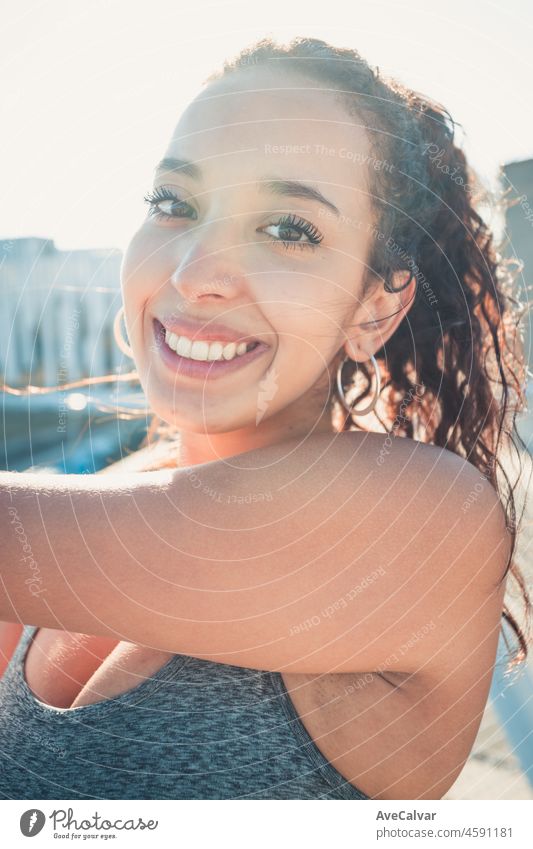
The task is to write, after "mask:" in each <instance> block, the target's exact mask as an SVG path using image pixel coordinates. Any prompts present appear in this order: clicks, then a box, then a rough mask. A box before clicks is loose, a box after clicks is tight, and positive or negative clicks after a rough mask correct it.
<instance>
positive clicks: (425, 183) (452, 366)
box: [67, 37, 531, 665]
mask: <svg viewBox="0 0 533 849" xmlns="http://www.w3.org/2000/svg"><path fill="white" fill-rule="evenodd" d="M259 65H261V66H265V65H268V66H270V67H272V68H275V67H280V66H281V67H282V68H283V71H284V72H285V73H287V72H288V71H291V72H294V73H297V74H298V75H300V76H303V77H305V78H306V80H308V81H311V82H316V83H317V85H318V86H319V87H320V88H322V89H324V88H325V89H327V90H328V91H330V92H331V95H332V97H335V98H336V99H337V100H338V102H340V103H341V104H342V105H343V106H344V108H345V109H346V110H347V111H348V113H349V114H350V115H352V116H353V118H354V120H356V121H357V122H361V120H362V121H363V126H364V128H365V131H366V133H367V135H368V138H369V141H370V145H371V150H372V153H373V157H374V158H373V162H374V167H373V168H370V167H369V171H370V174H371V202H372V209H373V214H374V222H373V227H374V232H375V234H376V236H377V237H376V238H374V239H373V240H372V248H371V253H370V256H369V257H368V261H367V267H368V269H370V270H371V272H372V275H374V276H375V275H377V276H378V277H379V278H381V280H382V281H383V285H384V286H385V288H386V289H387V291H399V290H398V289H394V288H393V286H392V276H393V274H394V273H395V272H397V271H404V270H405V271H408V272H410V278H409V280H408V281H407V283H406V284H405V286H407V285H408V284H409V283H410V282H412V279H413V276H414V277H415V279H416V294H415V297H414V300H413V302H412V304H411V308H410V310H409V313H408V315H406V316H405V317H404V319H403V320H402V322H401V323H400V324H399V326H398V327H397V329H396V331H395V332H394V333H393V334H392V336H391V337H390V338H389V339H388V341H387V342H386V343H385V344H384V345H383V346H382V347H381V348H380V349H379V350H378V351H376V352H375V357H376V360H377V361H378V363H379V366H380V369H381V371H382V381H381V386H382V389H381V395H380V401H381V406H380V410H384V411H385V412H384V413H383V412H382V413H381V414H380V415H377V418H378V420H379V422H380V424H381V425H382V426H383V428H384V429H385V431H386V432H388V433H389V434H393V435H394V436H396V435H398V434H401V435H404V436H407V437H409V438H411V439H413V438H418V439H419V440H420V441H422V442H427V443H431V444H434V445H436V446H442V447H443V448H446V449H448V450H449V451H452V452H455V453H457V454H459V455H461V456H462V457H464V458H466V459H467V460H468V461H469V462H470V463H472V464H473V465H474V466H475V467H476V468H477V469H479V470H480V471H481V472H482V474H483V475H484V476H485V477H486V478H487V479H488V480H489V481H490V482H491V484H492V486H493V487H494V488H495V489H496V491H497V492H498V495H499V497H500V500H501V502H502V506H503V507H504V510H505V514H506V520H507V527H508V528H509V530H510V532H511V536H512V548H511V553H510V556H509V560H508V562H507V565H506V569H505V573H504V575H503V576H502V579H501V580H502V581H503V580H505V578H506V577H507V575H508V573H510V575H511V576H512V578H513V579H514V581H515V583H516V585H517V586H518V590H519V596H520V598H521V600H522V602H523V606H524V609H525V614H526V615H525V623H526V628H525V630H523V629H522V628H521V627H520V625H519V622H518V620H517V617H516V616H515V613H514V612H512V611H511V609H510V608H509V606H508V605H507V604H505V605H504V607H503V613H502V616H503V618H504V620H506V621H507V623H508V625H510V627H511V628H512V630H513V631H514V633H515V635H516V637H517V640H518V646H517V651H516V653H515V655H514V659H513V661H512V663H511V665H515V664H516V663H519V662H520V661H522V660H525V658H526V657H527V653H528V643H529V641H530V614H531V600H530V598H529V594H528V591H527V586H526V581H525V579H524V576H523V575H522V573H521V571H520V569H519V567H518V565H517V563H516V562H515V552H516V541H517V533H518V530H519V527H520V521H518V522H517V517H516V508H515V498H514V490H515V488H516V486H517V485H518V480H517V481H516V483H515V485H514V486H513V485H512V483H511V481H510V477H509V467H508V464H506V463H502V461H501V456H500V455H501V453H502V448H503V447H504V446H505V450H506V451H507V452H508V451H509V450H510V448H511V446H513V447H514V449H515V450H516V453H517V456H518V457H519V458H520V456H521V450H520V449H519V448H518V446H517V443H516V442H515V437H516V439H517V440H518V441H519V443H520V445H521V446H522V449H526V453H527V448H526V446H525V444H524V443H523V441H522V439H521V437H520V435H519V433H518V431H517V430H516V425H515V418H516V415H517V413H519V412H521V411H522V410H523V409H525V407H526V399H525V387H526V378H527V366H526V363H525V361H524V356H523V350H522V342H523V335H522V334H523V331H522V327H521V320H522V317H523V314H524V312H525V311H526V309H527V306H526V305H524V304H523V303H522V302H521V301H520V300H519V298H517V297H516V296H515V295H514V294H513V282H514V278H515V274H514V273H513V269H512V266H513V264H515V265H516V264H517V263H516V261H514V260H506V259H504V258H503V257H502V255H501V253H499V252H498V250H497V248H496V247H495V245H494V236H493V233H492V232H491V229H490V228H489V226H488V225H487V224H486V223H485V221H484V220H483V218H482V217H481V214H480V212H479V206H480V204H481V203H483V202H486V201H487V198H489V193H488V191H487V190H486V189H484V187H483V186H482V185H481V182H480V181H479V180H478V178H477V175H476V174H475V172H474V171H473V169H472V168H471V167H470V166H469V164H468V163H467V160H466V157H465V154H464V152H463V151H462V150H461V149H460V147H459V146H458V144H457V143H456V141H455V128H456V126H458V125H457V124H456V122H454V120H453V119H452V117H451V116H450V114H449V112H448V111H447V110H446V109H445V108H444V107H443V106H441V105H440V104H438V103H436V102H434V101H432V100H430V99H429V98H428V97H425V96H423V95H421V94H419V93H417V92H414V91H412V90H410V89H409V88H407V87H405V86H403V85H401V84H399V83H398V82H396V81H395V80H393V79H390V78H385V77H383V76H382V75H381V74H380V72H379V69H375V68H372V67H371V66H370V65H369V64H368V63H367V62H366V61H365V60H364V59H363V58H361V56H360V55H359V54H358V53H357V52H356V51H355V50H351V49H342V48H337V47H334V46H332V45H330V44H328V43H326V42H325V41H322V40H319V39H315V38H304V37H300V38H295V39H293V40H292V41H291V42H290V43H289V44H287V45H282V44H279V43H277V42H275V41H274V40H272V39H271V38H263V39H261V40H260V41H258V42H256V43H255V44H253V45H252V46H250V47H247V48H245V49H244V50H242V51H241V52H240V53H239V54H238V56H237V57H236V58H234V59H233V60H232V61H230V62H225V63H224V65H223V67H222V69H221V70H220V71H217V72H215V73H213V74H211V75H210V76H209V77H207V79H206V80H205V81H204V84H207V85H209V84H211V83H214V82H217V81H219V80H224V79H227V78H230V77H231V76H233V75H235V74H238V73H239V72H241V71H243V70H244V69H246V68H249V67H251V66H259ZM490 199H491V201H492V203H493V205H494V206H495V207H498V206H499V208H503V205H504V198H503V196H502V197H501V198H499V199H498V200H497V201H496V198H495V196H494V197H491V198H490ZM368 286H370V282H369V277H368V278H367V279H366V280H365V291H367V287H368ZM403 288H404V287H403V286H402V289H403ZM340 354H342V351H341V352H340ZM357 368H358V372H357V382H358V383H359V385H360V388H361V391H360V392H359V394H358V395H357V396H356V398H355V401H354V404H355V405H357V406H359V405H358V401H359V400H362V399H364V398H365V397H366V396H367V395H368V394H369V393H371V392H372V389H373V378H372V372H371V371H369V370H368V368H367V367H366V366H365V364H358V367H357ZM346 370H347V371H348V370H349V366H348V365H347V367H346ZM135 376H136V372H130V373H129V374H127V375H120V376H117V375H114V376H109V377H104V378H96V379H88V380H86V381H75V382H73V383H70V384H67V386H69V387H75V386H81V385H86V384H87V383H94V382H103V381H104V380H108V379H109V380H116V379H121V380H126V379H131V378H132V377H135ZM361 376H362V378H363V379H362V381H361ZM354 381H355V375H354V374H352V375H350V376H349V377H348V378H347V379H346V380H344V379H343V382H345V383H347V384H349V383H350V382H351V384H352V386H354V387H355V388H356V387H357V384H356V382H354ZM361 383H362V386H361ZM420 387H423V388H424V391H423V393H422V394H419V392H418V389H419V388H420ZM336 393H337V389H336V387H335V386H333V387H332V390H331V398H330V400H331V404H332V405H333V406H334V407H335V409H336V412H337V416H339V415H340V420H341V424H340V426H339V429H340V430H350V429H353V428H354V427H356V424H355V421H354V417H352V415H350V414H349V413H348V412H346V411H345V410H344V411H343V410H342V409H341V405H340V403H339V398H338V396H337V394H336ZM399 410H401V415H398V413H399ZM359 429H361V428H359ZM176 435H177V431H176V429H175V428H173V427H172V426H167V425H165V423H163V422H162V420H160V419H158V417H157V416H154V417H153V418H152V421H151V424H150V427H149V429H148V432H147V436H146V439H145V441H144V443H143V445H148V444H150V443H151V442H152V440H153V439H154V437H156V438H159V439H165V440H168V442H169V445H171V446H172V445H173V441H172V438H173V437H174V436H176ZM508 456H510V455H508ZM175 463H176V454H175V453H172V451H170V452H169V454H168V457H167V459H165V460H163V461H161V462H159V463H157V464H156V465H155V466H154V465H150V466H148V468H151V469H153V468H161V467H162V466H164V465H167V466H171V465H175ZM521 471H522V468H521V466H520V473H521ZM466 506H468V505H466ZM524 506H525V505H524ZM523 512H524V511H523V510H522V514H521V516H520V519H521V518H522V515H523Z"/></svg>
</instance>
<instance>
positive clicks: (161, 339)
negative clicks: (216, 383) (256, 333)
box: [153, 318, 270, 378]
mask: <svg viewBox="0 0 533 849" xmlns="http://www.w3.org/2000/svg"><path fill="white" fill-rule="evenodd" d="M153 328H154V338H155V341H156V348H157V349H158V350H159V352H160V354H161V359H162V360H163V361H164V362H165V364H166V365H167V366H169V367H170V368H172V369H173V370H174V371H175V372H177V373H178V374H182V375H185V376H188V377H204V378H206V377H208V378H214V377H219V376H222V374H226V373H228V372H231V371H235V370H236V369H239V368H241V367H244V366H245V365H247V364H248V363H250V362H252V361H253V360H255V359H257V357H259V356H261V355H262V354H263V353H264V352H265V351H268V349H269V348H270V346H269V345H267V344H266V343H265V342H261V341H260V340H257V339H254V340H252V341H250V342H248V343H246V342H245V341H244V340H243V341H242V342H240V343H236V342H221V341H220V342H217V341H214V342H211V341H207V340H195V341H193V340H191V339H189V338H187V337H184V336H177V335H176V334H171V333H170V332H169V331H168V330H166V328H165V327H164V325H163V324H162V323H161V322H160V321H159V320H158V319H156V318H154V319H153Z"/></svg>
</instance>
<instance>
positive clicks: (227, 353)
mask: <svg viewBox="0 0 533 849" xmlns="http://www.w3.org/2000/svg"><path fill="white" fill-rule="evenodd" d="M236 353H237V345H236V344H235V342H228V344H227V345H226V346H225V347H224V350H223V351H222V356H223V357H224V359H225V360H232V359H233V357H234V356H235V354H236Z"/></svg>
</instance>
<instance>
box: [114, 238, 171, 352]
mask: <svg viewBox="0 0 533 849" xmlns="http://www.w3.org/2000/svg"><path fill="white" fill-rule="evenodd" d="M168 276H169V273H167V271H166V268H165V266H164V262H163V257H162V256H161V253H160V252H159V253H158V251H157V246H156V245H154V244H153V239H150V238H149V237H147V235H146V234H145V233H144V232H143V231H142V230H140V231H138V232H137V233H136V234H135V235H134V236H133V238H132V239H131V241H130V243H129V245H128V247H127V248H126V251H125V253H124V257H123V260H122V266H121V272H120V285H121V290H122V298H123V301H124V312H125V316H126V324H127V327H128V335H129V338H130V342H131V345H132V348H133V349H134V352H135V354H137V351H138V346H139V344H140V340H141V338H142V334H143V316H144V314H145V312H146V305H147V304H148V303H149V302H150V300H152V299H153V298H156V297H157V294H158V292H160V291H161V289H162V287H163V286H164V283H165V281H166V280H167V279H168Z"/></svg>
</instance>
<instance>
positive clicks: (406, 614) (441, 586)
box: [0, 432, 509, 673]
mask: <svg viewBox="0 0 533 849" xmlns="http://www.w3.org/2000/svg"><path fill="white" fill-rule="evenodd" d="M382 447H383V436H381V435H380V434H364V433H361V432H359V433H357V432H355V433H345V434H340V435H338V436H336V437H332V436H329V435H326V434H317V435H315V436H312V437H309V438H308V439H307V440H306V441H305V442H304V443H301V442H300V441H299V440H289V441H287V442H284V443H282V444H280V445H276V446H271V447H267V448H261V449H258V450H254V451H250V452H247V453H245V454H241V455H238V456H236V457H231V458H228V459H226V460H223V461H216V462H211V463H205V464H201V465H198V466H192V467H187V468H184V469H175V470H168V469H167V470H163V471H161V472H147V473H123V474H117V475H116V476H115V475H112V474H111V475H104V476H98V475H96V476H95V475H67V476H57V475H39V476H35V475H32V474H31V473H12V472H4V473H1V474H0V500H1V504H0V522H1V526H2V534H3V539H4V544H3V546H2V554H1V566H0V568H1V575H2V585H0V619H6V620H11V621H19V622H20V621H23V622H28V623H31V624H36V625H39V626H45V627H53V628H61V629H65V630H72V631H77V632H82V633H92V634H96V635H101V636H106V637H110V636H112V637H115V638H120V639H124V640H128V641H131V642H134V643H138V644H142V645H149V646H152V647H154V648H159V649H162V650H165V651H171V652H175V653H180V654H190V655H193V656H196V657H202V658H205V659H209V660H214V661H217V662H221V663H229V664H233V665H237V666H247V667H253V668H259V669H272V670H281V671H286V672H310V673H319V672H347V671H352V670H358V671H363V670H373V669H376V668H381V669H386V668H387V667H388V666H389V665H391V664H392V663H394V664H395V669H396V670H397V671H404V672H412V671H416V670H418V669H419V668H420V667H421V666H423V665H424V664H427V663H428V661H431V658H433V657H436V656H437V655H438V653H439V652H440V651H441V650H442V647H443V646H444V645H448V646H449V644H450V643H451V641H453V640H454V639H455V637H456V635H458V634H460V638H461V640H463V639H464V640H468V641H470V640H472V639H477V640H481V639H482V637H483V635H486V633H487V631H488V630H492V629H494V628H495V627H496V626H497V624H498V622H499V616H500V613H501V603H502V593H501V588H500V589H498V588H497V586H496V584H497V582H498V579H499V578H500V577H501V576H502V574H503V571H504V567H505V563H506V558H507V556H508V545H509V539H508V536H507V532H506V529H505V523H504V517H503V511H502V508H501V506H500V504H499V501H498V499H497V496H496V494H495V492H494V491H493V490H492V488H491V486H490V485H489V484H488V482H486V481H484V480H483V479H482V477H481V475H480V474H479V473H478V472H477V471H476V469H474V467H472V466H471V465H470V464H468V463H466V462H465V461H463V460H462V459H461V458H459V457H456V456H455V455H453V454H451V453H450V452H446V451H444V450H441V449H438V448H435V447H433V446H427V445H423V444H421V443H417V442H414V441H412V440H407V439H397V440H396V441H395V443H394V446H393V448H394V450H392V451H390V453H389V454H388V455H386V456H385V459H384V462H383V463H382V464H381V465H380V464H379V462H378V456H379V454H380V451H381V449H382ZM474 491H475V493H476V496H475V499H474V501H473V502H472V503H471V504H470V506H469V508H468V509H463V508H464V502H465V501H466V498H467V496H468V493H469V492H474ZM25 546H27V548H25ZM419 632H420V633H422V634H423V638H422V637H420V636H419V637H418V638H416V639H414V638H413V635H414V634H415V633H419ZM493 643H494V644H493V645H492V644H491V647H490V651H492V649H494V650H495V645H496V644H495V642H494V641H493ZM391 658H392V659H393V660H391Z"/></svg>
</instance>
